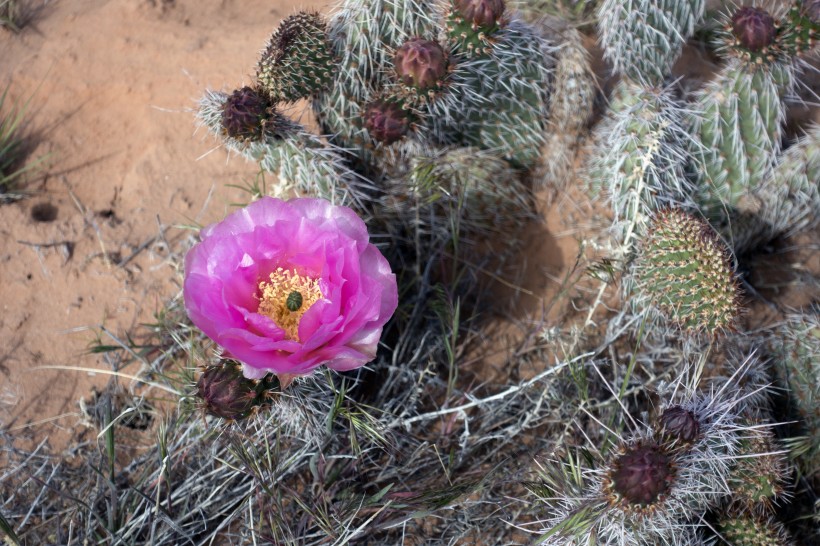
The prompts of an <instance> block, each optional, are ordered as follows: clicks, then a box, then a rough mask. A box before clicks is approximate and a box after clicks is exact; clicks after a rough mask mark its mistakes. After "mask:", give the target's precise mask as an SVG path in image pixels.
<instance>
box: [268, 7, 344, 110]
mask: <svg viewBox="0 0 820 546" xmlns="http://www.w3.org/2000/svg"><path fill="white" fill-rule="evenodd" d="M334 61H335V59H334V56H333V52H332V51H331V46H330V40H329V37H328V31H327V23H326V22H325V20H324V19H323V18H322V16H321V15H319V14H318V13H314V12H299V13H296V14H294V15H291V16H289V17H287V18H285V19H284V20H283V21H282V23H281V24H280V25H279V27H278V28H277V29H276V31H274V33H273V35H272V36H271V38H270V40H269V42H268V45H267V47H266V48H265V51H264V52H263V53H262V57H261V58H260V60H259V63H258V65H257V70H256V77H257V80H258V82H259V86H260V87H261V88H262V89H264V90H265V91H266V92H267V93H268V95H269V96H270V97H271V99H272V100H274V101H286V102H293V101H296V100H299V99H303V98H307V97H310V96H313V95H315V94H316V93H318V92H320V91H321V90H323V89H325V88H326V87H327V86H329V85H330V82H331V80H332V77H333V76H332V74H333V70H334V65H335V62H334Z"/></svg>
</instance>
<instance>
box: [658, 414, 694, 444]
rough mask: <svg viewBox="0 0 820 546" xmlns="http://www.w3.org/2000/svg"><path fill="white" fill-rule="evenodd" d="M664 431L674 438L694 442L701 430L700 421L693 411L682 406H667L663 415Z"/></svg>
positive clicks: (662, 427)
mask: <svg viewBox="0 0 820 546" xmlns="http://www.w3.org/2000/svg"><path fill="white" fill-rule="evenodd" d="M661 429H662V433H663V434H664V435H666V436H668V437H670V438H671V439H673V440H677V441H680V442H684V443H692V442H694V441H695V440H696V439H697V437H698V433H699V432H700V423H698V419H697V417H695V414H694V413H692V412H691V411H689V410H687V409H684V408H682V407H680V406H672V407H669V408H666V409H665V410H664V411H663V414H662V415H661Z"/></svg>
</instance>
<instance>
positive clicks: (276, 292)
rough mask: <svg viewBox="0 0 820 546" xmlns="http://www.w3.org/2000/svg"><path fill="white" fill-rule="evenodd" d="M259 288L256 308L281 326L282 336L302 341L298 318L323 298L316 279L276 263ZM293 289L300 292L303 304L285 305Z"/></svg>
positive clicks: (299, 319)
mask: <svg viewBox="0 0 820 546" xmlns="http://www.w3.org/2000/svg"><path fill="white" fill-rule="evenodd" d="M259 292H260V295H259V309H258V310H257V312H258V313H259V314H260V315H265V316H266V317H269V318H270V319H271V320H273V322H275V323H276V325H277V326H279V327H280V328H281V329H282V330H284V331H285V339H287V340H290V341H301V340H300V339H299V322H300V321H301V320H302V315H304V314H305V313H306V312H307V310H308V309H310V307H311V306H312V305H313V304H314V303H316V302H317V301H319V300H320V299H321V298H322V291H321V290H320V289H319V281H318V280H317V279H314V278H312V277H306V276H304V275H300V274H299V273H296V272H295V271H292V270H290V269H282V268H281V267H279V268H277V269H276V271H274V272H273V273H271V274H270V282H266V281H262V282H260V283H259ZM293 292H298V293H299V294H300V295H301V296H302V304H301V305H300V306H299V307H298V309H296V310H295V311H291V310H290V309H289V308H288V296H290V295H291V294H292V293H293ZM291 301H293V299H291ZM292 306H293V305H292Z"/></svg>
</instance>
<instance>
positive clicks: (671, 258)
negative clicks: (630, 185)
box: [636, 209, 739, 333]
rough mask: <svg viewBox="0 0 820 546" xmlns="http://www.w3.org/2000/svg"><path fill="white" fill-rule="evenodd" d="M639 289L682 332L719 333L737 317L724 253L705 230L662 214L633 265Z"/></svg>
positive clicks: (670, 212) (678, 215) (674, 213)
mask: <svg viewBox="0 0 820 546" xmlns="http://www.w3.org/2000/svg"><path fill="white" fill-rule="evenodd" d="M636 277H637V288H638V292H639V294H640V295H641V297H643V298H646V299H648V300H649V301H651V305H653V306H656V307H657V308H659V309H660V310H661V312H662V314H663V315H664V316H666V317H667V318H668V319H669V320H671V321H672V322H673V323H675V324H677V325H679V326H680V327H681V328H682V329H684V330H687V331H693V332H708V333H717V332H719V331H720V330H724V329H728V328H731V327H732V325H733V323H734V320H735V317H736V316H737V314H738V311H739V304H738V300H739V296H738V284H737V280H736V278H735V274H734V272H733V269H732V265H731V261H730V259H729V254H728V251H727V249H726V247H725V246H724V245H723V243H722V242H721V241H720V240H719V239H718V237H717V235H716V234H715V233H714V231H713V230H712V229H711V227H709V225H708V224H707V223H706V222H704V221H703V220H700V219H698V218H695V217H694V216H691V215H689V214H687V213H685V212H683V211H680V210H675V209H665V210H662V211H660V212H659V213H658V214H657V215H656V216H655V217H654V218H653V220H652V223H651V225H650V226H649V228H648V233H647V235H646V237H645V239H644V240H643V241H642V245H641V248H640V252H639V256H638V260H637V264H636Z"/></svg>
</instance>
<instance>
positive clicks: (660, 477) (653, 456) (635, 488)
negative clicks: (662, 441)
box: [609, 444, 674, 506]
mask: <svg viewBox="0 0 820 546" xmlns="http://www.w3.org/2000/svg"><path fill="white" fill-rule="evenodd" d="M673 478H674V469H673V466H672V461H671V460H670V458H669V456H668V455H667V454H666V453H664V452H663V450H662V449H661V447H660V446H657V445H655V444H639V445H636V446H632V447H630V448H628V449H627V451H626V452H625V453H623V454H622V455H620V456H619V457H618V458H616V459H615V461H614V462H613V464H612V469H611V470H610V474H609V479H610V481H611V484H612V488H613V489H614V491H615V492H616V493H617V494H618V495H619V496H620V498H622V499H623V500H624V501H626V502H627V503H629V504H640V505H643V506H646V505H649V504H653V503H654V502H656V501H657V500H658V499H659V498H660V497H661V495H663V494H664V493H666V491H667V490H668V489H669V486H670V484H671V481H672V479H673Z"/></svg>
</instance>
